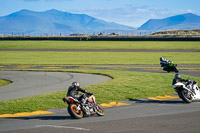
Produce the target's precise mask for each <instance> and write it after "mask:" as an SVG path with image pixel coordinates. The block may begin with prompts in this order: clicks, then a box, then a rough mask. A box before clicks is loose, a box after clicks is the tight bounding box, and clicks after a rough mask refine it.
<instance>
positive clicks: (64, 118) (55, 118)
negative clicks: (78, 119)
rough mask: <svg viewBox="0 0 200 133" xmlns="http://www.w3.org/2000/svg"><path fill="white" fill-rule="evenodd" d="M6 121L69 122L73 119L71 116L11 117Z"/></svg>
mask: <svg viewBox="0 0 200 133" xmlns="http://www.w3.org/2000/svg"><path fill="white" fill-rule="evenodd" d="M6 119H20V120H34V119H38V120H68V119H73V118H72V117H71V116H27V117H26V116H25V117H9V118H6Z"/></svg>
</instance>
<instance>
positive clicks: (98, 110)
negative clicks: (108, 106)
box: [96, 104, 104, 116]
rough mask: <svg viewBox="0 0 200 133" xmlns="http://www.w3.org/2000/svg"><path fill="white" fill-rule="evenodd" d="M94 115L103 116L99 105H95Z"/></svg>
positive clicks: (102, 110) (102, 109)
mask: <svg viewBox="0 0 200 133" xmlns="http://www.w3.org/2000/svg"><path fill="white" fill-rule="evenodd" d="M96 113H97V115H99V116H104V108H103V107H102V106H101V105H100V104H96Z"/></svg>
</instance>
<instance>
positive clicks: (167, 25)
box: [138, 13, 200, 31]
mask: <svg viewBox="0 0 200 133" xmlns="http://www.w3.org/2000/svg"><path fill="white" fill-rule="evenodd" d="M190 29H200V16H198V15H195V14H192V13H187V14H182V15H176V16H172V17H169V18H165V19H150V20H149V21H147V22H146V23H144V24H143V25H142V26H141V27H139V28H138V30H148V31H164V30H190Z"/></svg>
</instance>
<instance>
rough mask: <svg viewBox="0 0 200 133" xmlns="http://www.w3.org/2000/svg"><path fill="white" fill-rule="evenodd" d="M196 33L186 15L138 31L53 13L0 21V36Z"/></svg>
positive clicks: (199, 22)
mask: <svg viewBox="0 0 200 133" xmlns="http://www.w3.org/2000/svg"><path fill="white" fill-rule="evenodd" d="M181 29H184V30H185V29H200V16H198V15H195V14H192V13H187V14H181V15H176V16H172V17H169V18H165V19H150V20H149V21H147V22H146V23H144V24H143V25H142V26H141V27H139V28H138V29H136V28H133V27H130V26H126V25H120V24H117V23H114V22H106V21H104V20H100V19H97V18H94V17H91V16H88V15H86V14H73V13H68V12H62V11H58V10H55V9H52V10H47V11H44V12H35V11H30V10H25V9H23V10H20V11H18V12H15V13H12V14H10V15H7V16H2V17H0V35H2V34H14V35H16V34H19V35H22V34H24V35H33V36H34V35H44V34H45V35H54V34H57V35H58V34H59V35H69V34H94V33H99V32H104V31H105V32H110V33H112V32H126V31H128V32H134V31H136V30H140V31H152V32H155V31H162V30H181Z"/></svg>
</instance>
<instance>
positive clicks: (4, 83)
mask: <svg viewBox="0 0 200 133" xmlns="http://www.w3.org/2000/svg"><path fill="white" fill-rule="evenodd" d="M8 84H10V81H8V80H2V79H0V87H1V86H5V85H8Z"/></svg>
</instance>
